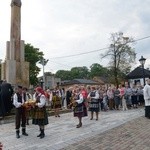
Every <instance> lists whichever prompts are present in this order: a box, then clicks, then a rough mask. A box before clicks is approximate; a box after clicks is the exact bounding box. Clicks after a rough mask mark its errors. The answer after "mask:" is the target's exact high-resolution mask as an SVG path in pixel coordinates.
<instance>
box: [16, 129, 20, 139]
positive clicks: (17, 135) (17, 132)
mask: <svg viewBox="0 0 150 150" xmlns="http://www.w3.org/2000/svg"><path fill="white" fill-rule="evenodd" d="M16 138H17V139H19V138H20V135H19V130H17V131H16Z"/></svg>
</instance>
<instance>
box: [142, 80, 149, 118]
mask: <svg viewBox="0 0 150 150" xmlns="http://www.w3.org/2000/svg"><path fill="white" fill-rule="evenodd" d="M143 91H144V100H145V117H146V118H148V119H150V79H148V80H147V84H146V85H145V86H144V90H143Z"/></svg>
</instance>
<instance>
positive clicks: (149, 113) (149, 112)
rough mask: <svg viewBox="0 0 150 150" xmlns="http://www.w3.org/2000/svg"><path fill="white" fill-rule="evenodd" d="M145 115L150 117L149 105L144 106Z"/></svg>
mask: <svg viewBox="0 0 150 150" xmlns="http://www.w3.org/2000/svg"><path fill="white" fill-rule="evenodd" d="M145 117H146V118H149V119H150V106H145Z"/></svg>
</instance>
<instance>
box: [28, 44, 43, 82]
mask: <svg viewBox="0 0 150 150" xmlns="http://www.w3.org/2000/svg"><path fill="white" fill-rule="evenodd" d="M41 58H43V52H40V51H39V49H38V48H34V47H33V46H32V45H31V44H25V60H26V61H27V62H29V63H30V67H29V80H30V84H31V85H37V84H38V78H37V75H38V74H39V72H40V68H39V67H37V66H36V64H37V63H38V62H39V61H40V60H41Z"/></svg>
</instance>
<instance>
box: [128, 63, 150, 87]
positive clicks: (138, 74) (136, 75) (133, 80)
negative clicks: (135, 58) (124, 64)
mask: <svg viewBox="0 0 150 150" xmlns="http://www.w3.org/2000/svg"><path fill="white" fill-rule="evenodd" d="M143 77H144V78H145V80H146V79H148V78H150V70H148V69H144V76H143V68H142V67H141V66H140V67H137V68H135V69H134V70H133V71H131V72H130V73H129V74H128V75H127V76H126V78H127V80H128V82H129V84H130V86H132V85H133V84H137V83H139V84H141V85H144V81H143Z"/></svg>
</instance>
